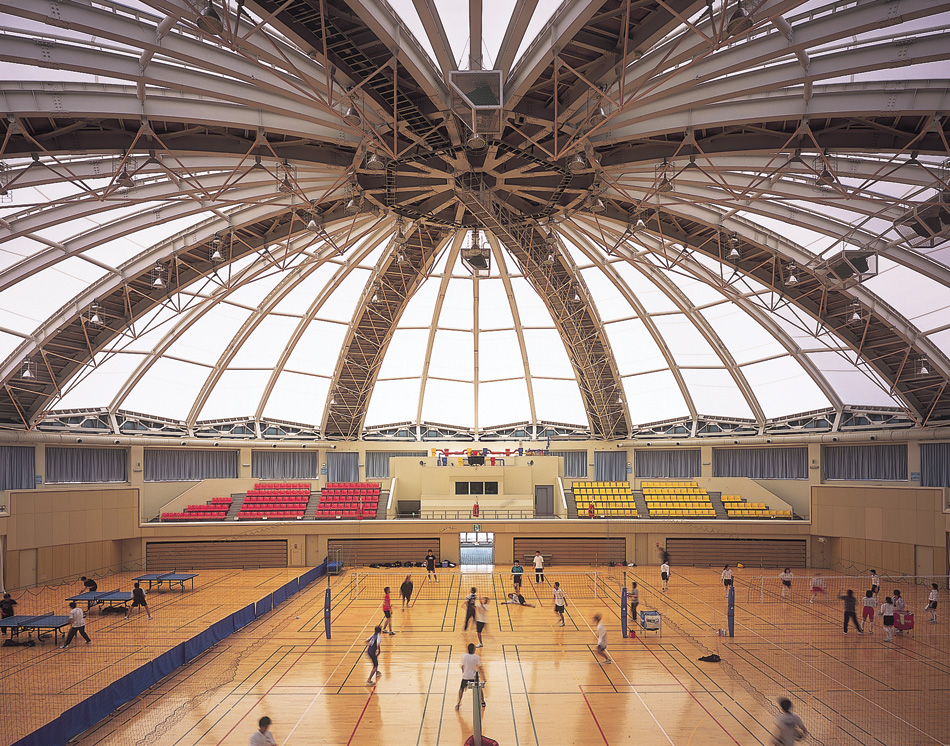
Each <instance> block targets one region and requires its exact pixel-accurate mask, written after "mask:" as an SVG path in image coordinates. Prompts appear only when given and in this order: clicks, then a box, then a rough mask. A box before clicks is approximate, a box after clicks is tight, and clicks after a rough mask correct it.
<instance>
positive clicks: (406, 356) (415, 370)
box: [379, 329, 429, 379]
mask: <svg viewBox="0 0 950 746" xmlns="http://www.w3.org/2000/svg"><path fill="white" fill-rule="evenodd" d="M428 343H429V331H428V330H427V329H397V330H396V331H395V332H393V338H392V340H391V341H390V342H389V347H388V348H387V350H386V356H385V357H384V358H383V364H382V366H380V369H379V378H380V379H385V378H410V377H417V376H421V375H422V368H423V366H424V365H425V359H426V346H427V345H428Z"/></svg>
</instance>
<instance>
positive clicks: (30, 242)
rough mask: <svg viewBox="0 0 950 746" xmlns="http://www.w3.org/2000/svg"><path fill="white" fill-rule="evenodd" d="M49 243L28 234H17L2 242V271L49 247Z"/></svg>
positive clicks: (0, 261)
mask: <svg viewBox="0 0 950 746" xmlns="http://www.w3.org/2000/svg"><path fill="white" fill-rule="evenodd" d="M47 248H48V247H47V245H46V244H45V243H42V242H40V241H36V240H34V239H32V238H29V237H28V236H17V237H16V238H12V239H9V240H7V241H4V242H3V243H0V271H3V270H6V269H9V268H10V267H12V266H13V265H14V264H18V263H19V262H22V261H23V260H24V259H25V258H27V257H30V256H33V255H34V254H37V253H39V252H40V251H44V250H45V249H47Z"/></svg>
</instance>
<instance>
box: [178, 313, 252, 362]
mask: <svg viewBox="0 0 950 746" xmlns="http://www.w3.org/2000/svg"><path fill="white" fill-rule="evenodd" d="M250 315H251V312H250V311H248V310H246V309H243V308H238V307H237V306H232V305H229V304H226V303H218V304H217V305H215V306H214V308H212V309H210V310H209V311H208V312H207V313H205V314H204V315H203V316H202V317H201V318H199V319H197V320H196V321H194V322H193V323H192V324H191V325H190V326H189V327H188V328H187V329H186V330H185V331H184V333H183V334H182V335H181V336H180V337H179V338H178V341H176V342H175V343H174V344H173V345H172V347H171V354H172V355H174V356H175V357H180V358H184V359H185V360H192V361H194V362H196V363H204V364H205V365H214V364H215V363H217V362H218V358H219V357H220V356H221V353H222V352H223V351H224V348H225V347H227V346H228V345H229V344H230V343H231V341H232V338H233V337H234V335H235V334H236V333H237V331H238V329H240V328H241V324H243V323H244V322H245V321H246V320H247V318H248V316H250Z"/></svg>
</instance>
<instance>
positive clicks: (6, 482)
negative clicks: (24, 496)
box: [0, 446, 36, 490]
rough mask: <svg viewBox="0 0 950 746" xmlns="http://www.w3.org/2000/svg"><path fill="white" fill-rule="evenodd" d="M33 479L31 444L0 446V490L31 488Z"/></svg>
mask: <svg viewBox="0 0 950 746" xmlns="http://www.w3.org/2000/svg"><path fill="white" fill-rule="evenodd" d="M35 479H36V449H35V448H34V447H33V446H0V490H31V489H33V488H34V487H35V486H36V484H35Z"/></svg>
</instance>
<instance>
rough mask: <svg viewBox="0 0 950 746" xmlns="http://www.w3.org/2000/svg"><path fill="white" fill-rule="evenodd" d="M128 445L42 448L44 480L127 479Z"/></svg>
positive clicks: (95, 480) (117, 480) (74, 481)
mask: <svg viewBox="0 0 950 746" xmlns="http://www.w3.org/2000/svg"><path fill="white" fill-rule="evenodd" d="M128 463H129V449H128V448H53V447H47V449H46V481H47V482H48V483H50V484H90V483H96V482H127V481H128V480H129V470H128Z"/></svg>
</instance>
